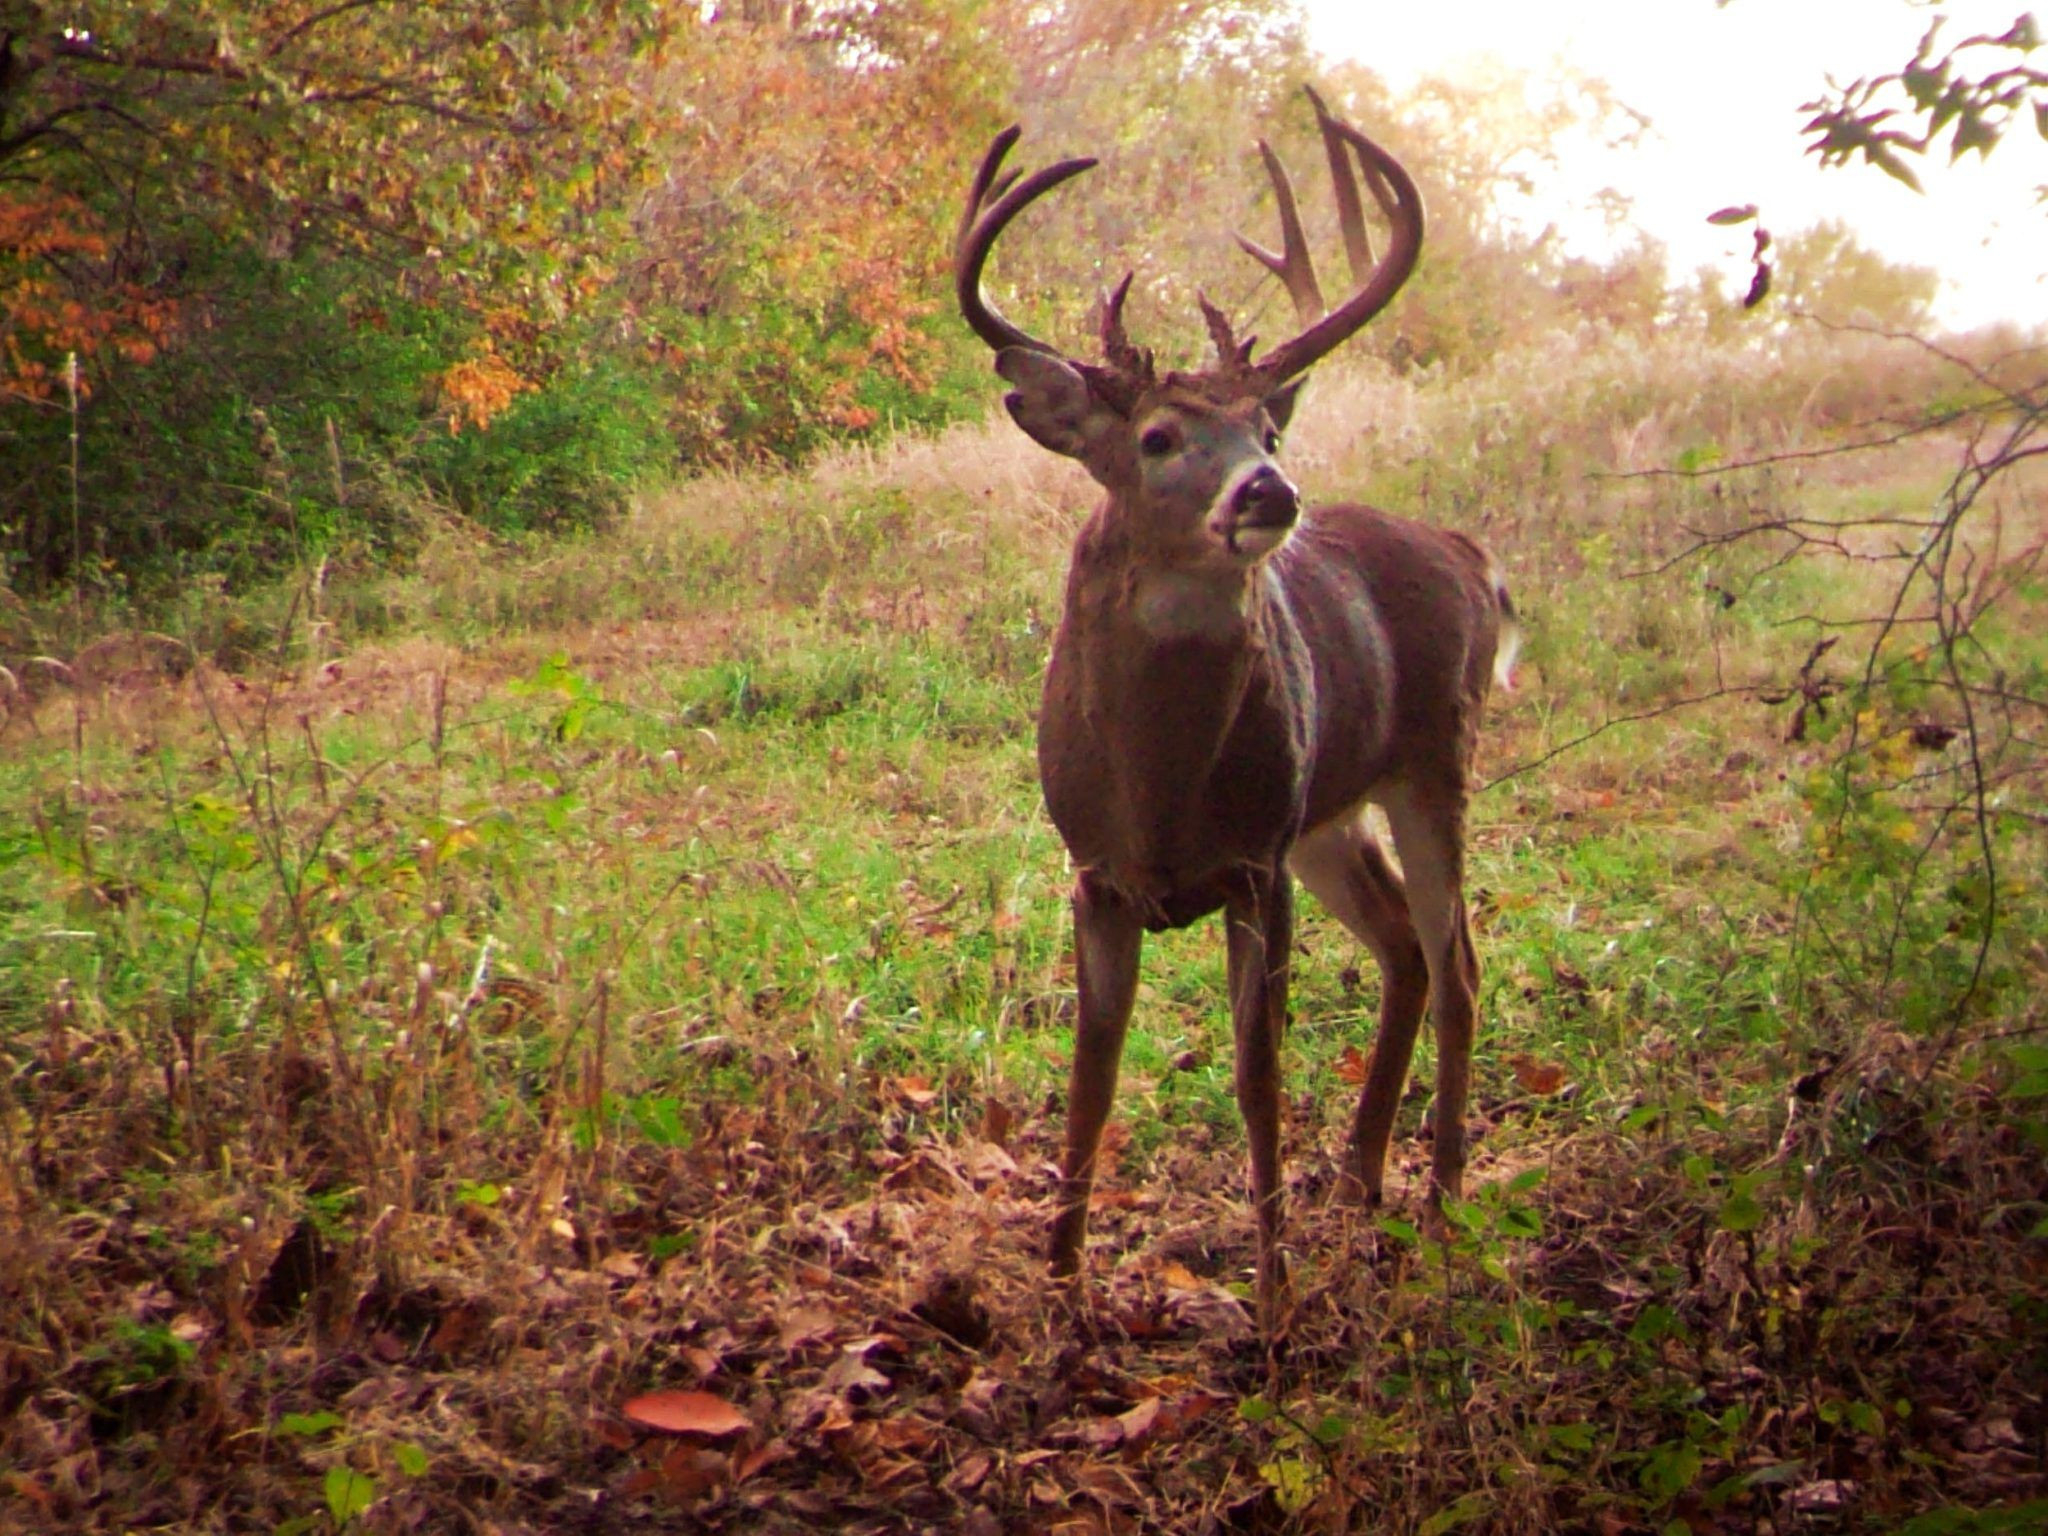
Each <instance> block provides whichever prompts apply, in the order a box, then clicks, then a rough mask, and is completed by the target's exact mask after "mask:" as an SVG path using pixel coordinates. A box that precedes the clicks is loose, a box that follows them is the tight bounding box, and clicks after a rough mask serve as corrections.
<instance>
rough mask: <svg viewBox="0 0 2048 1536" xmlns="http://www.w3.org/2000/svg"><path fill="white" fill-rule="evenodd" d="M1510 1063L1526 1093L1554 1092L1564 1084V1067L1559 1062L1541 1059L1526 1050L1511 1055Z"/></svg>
mask: <svg viewBox="0 0 2048 1536" xmlns="http://www.w3.org/2000/svg"><path fill="white" fill-rule="evenodd" d="M1508 1064H1509V1065H1510V1066H1512V1067H1513V1068H1514V1069H1515V1081H1516V1082H1517V1083H1519V1084H1521V1086H1522V1091H1523V1092H1524V1093H1533V1094H1537V1095H1546V1094H1552V1093H1555V1092H1557V1090H1558V1089H1560V1088H1562V1087H1563V1086H1564V1067H1563V1066H1562V1065H1560V1064H1559V1063H1557V1062H1554V1061H1539V1060H1537V1059H1536V1058H1535V1057H1534V1056H1531V1055H1529V1054H1528V1053H1527V1052H1525V1051H1524V1052H1517V1053H1516V1054H1515V1055H1513V1056H1510V1057H1509V1058H1508Z"/></svg>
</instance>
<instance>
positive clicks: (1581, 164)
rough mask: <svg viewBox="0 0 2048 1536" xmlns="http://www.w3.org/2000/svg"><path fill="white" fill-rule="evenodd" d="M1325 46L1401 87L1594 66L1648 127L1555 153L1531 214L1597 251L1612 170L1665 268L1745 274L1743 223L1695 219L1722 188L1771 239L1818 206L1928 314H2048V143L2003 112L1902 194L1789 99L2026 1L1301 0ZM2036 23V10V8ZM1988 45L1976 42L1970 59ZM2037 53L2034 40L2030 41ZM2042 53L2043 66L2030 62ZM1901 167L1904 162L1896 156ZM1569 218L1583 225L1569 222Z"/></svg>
mask: <svg viewBox="0 0 2048 1536" xmlns="http://www.w3.org/2000/svg"><path fill="white" fill-rule="evenodd" d="M1303 8H1304V9H1305V10H1306V12H1307V13H1308V17H1309V34H1310V37H1311V39H1312V40H1313V42H1314V43H1315V46H1316V47H1317V48H1318V50H1319V51H1321V52H1322V53H1324V54H1325V55H1327V56H1330V57H1334V58H1353V59H1357V60H1358V61H1360V62H1361V63H1363V64H1365V65H1366V66H1367V67H1369V68H1371V69H1372V70H1374V71H1375V72H1376V73H1377V74H1379V75H1380V76H1381V77H1382V78H1383V79H1385V80H1386V81H1387V82H1388V83H1389V84H1390V85H1392V86H1394V87H1395V88H1396V89H1397V90H1398V89H1400V88H1402V87H1405V86H1408V85H1411V84H1413V83H1414V82H1415V81H1416V80H1417V79H1418V78H1420V77H1422V76H1424V75H1442V76H1446V77H1447V78H1450V79H1453V80H1455V79H1457V78H1458V75H1459V72H1460V71H1461V70H1465V71H1469V70H1471V69H1472V68H1473V67H1474V66H1475V65H1479V64H1482V63H1483V62H1484V58H1485V56H1486V55H1492V56H1493V58H1494V59H1495V60H1497V61H1498V62H1499V63H1501V64H1504V65H1506V66H1507V67H1509V68H1511V69H1514V70H1519V71H1527V72H1530V73H1532V74H1535V75H1537V76H1539V77H1541V76H1547V75H1552V74H1555V73H1556V72H1557V71H1558V70H1560V69H1566V70H1571V71H1576V72H1578V73H1580V74H1585V75H1593V76H1597V77H1599V78H1601V79H1604V80H1606V81H1607V82H1608V83H1609V84H1610V85H1611V86H1613V87H1614V89H1615V92H1616V94H1617V95H1618V96H1619V97H1620V98H1621V100H1622V101H1624V102H1626V103H1627V104H1628V105H1629V106H1630V107H1632V108H1633V109H1635V110H1636V111H1637V112H1640V113H1642V114H1643V115H1644V116H1646V117H1648V118H1649V119H1650V121H1651V124H1652V131H1651V133H1650V134H1649V136H1648V138H1647V140H1646V141H1645V142H1644V143H1643V144H1642V145H1641V147H1640V148H1638V149H1636V150H1633V151H1630V152H1627V153H1622V154H1613V155H1607V154H1591V153H1585V154H1579V155H1575V156H1573V157H1571V158H1570V159H1568V160H1567V162H1566V164H1565V166H1564V168H1563V174H1562V176H1561V178H1560V179H1559V182H1558V184H1557V185H1556V186H1555V187H1554V188H1553V189H1552V190H1551V192H1550V196H1549V197H1548V198H1547V199H1546V204H1548V205H1549V206H1545V207H1544V208H1543V210H1542V212H1541V215H1540V216H1541V217H1542V218H1543V219H1544V220H1545V221H1555V222H1556V223H1557V224H1558V226H1559V228H1560V229H1561V230H1563V231H1565V232H1566V234H1567V236H1568V237H1569V238H1571V239H1572V240H1573V242H1574V243H1575V244H1579V245H1581V246H1582V247H1583V248H1585V249H1587V250H1588V251H1589V253H1596V254H1597V253H1599V251H1600V247H1601V237H1600V234H1599V231H1600V228H1601V226H1600V224H1599V221H1598V220H1597V218H1596V217H1594V216H1592V215H1591V214H1588V213H1585V212H1582V211H1581V212H1575V211H1574V205H1575V204H1577V205H1578V206H1579V207H1580V208H1583V207H1584V205H1585V200H1586V199H1587V198H1588V197H1589V195H1590V194H1591V193H1593V192H1595V191H1597V190H1598V189H1600V188H1601V187H1603V186H1612V187H1614V188H1615V189H1616V190H1618V191H1620V192H1622V193H1624V194H1625V195H1627V196H1628V197H1630V198H1631V199H1633V201H1634V204H1635V222H1636V223H1637V224H1638V225H1640V226H1641V227H1642V228H1643V229H1645V230H1647V231H1648V232H1649V233H1650V234H1652V235H1654V236H1656V237H1657V238H1658V239H1660V240H1662V241H1664V242H1665V244H1666V245H1667V246H1668V247H1669V254H1670V262H1671V268H1672V271H1673V273H1674V275H1676V276H1680V277H1683V276H1686V275H1689V274H1690V273H1691V272H1692V271H1693V270H1694V269H1695V268H1697V267H1699V266H1701V265H1708V264H1711V265H1714V266H1716V267H1718V268H1720V269H1721V270H1722V272H1723V273H1724V276H1725V278H1726V280H1727V282H1728V284H1729V285H1730V286H1731V287H1733V288H1734V289H1735V290H1736V291H1737V292H1740V291H1741V289H1742V288H1743V287H1744V286H1746V284H1747V282H1748V262H1747V257H1748V250H1749V232H1748V230H1747V228H1736V229H1733V230H1724V229H1717V228H1714V227H1711V226H1709V225H1708V224H1707V223H1706V222H1705V221H1706V216H1707V215H1708V214H1709V213H1711V212H1713V211H1714V210H1715V209H1717V208H1722V207H1725V206H1727V205H1729V204H1739V203H1756V204H1758V205H1759V206H1760V208H1761V210H1762V216H1763V221H1764V223H1765V225H1766V226H1767V227H1768V228H1770V229H1771V230H1772V231H1773V232H1774V233H1776V234H1777V235H1779V236H1780V237H1781V238H1782V237H1783V236H1785V235H1789V234H1791V233H1792V232H1794V231H1795V230H1798V229H1801V228H1804V227H1805V226H1807V225H1810V224H1813V223H1817V222H1818V221H1820V220H1821V219H1824V218H1835V219H1840V220H1842V221H1843V222H1845V223H1847V224H1848V225H1849V226H1850V227H1851V228H1852V229H1853V230H1854V231H1855V233H1856V236H1857V238H1858V239H1859V240H1861V241H1862V242H1863V243H1864V244H1865V245H1867V246H1870V247H1872V248H1873V249H1876V250H1878V251H1881V252H1883V253H1884V254H1885V255H1886V256H1888V257H1891V258H1892V259H1894V260H1898V261H1908V262H1913V263H1916V264H1918V265H1921V266H1929V267H1933V268H1935V269H1936V270H1937V271H1939V272H1940V273H1941V274H1942V275H1943V277H1944V278H1945V279H1946V282H1945V285H1944V288H1943V291H1942V297H1941V301H1940V306H1939V308H1940V315H1941V318H1942V319H1943V320H1944V321H1946V322H1948V323H1950V324H1955V325H1971V324H1976V323H1980V322H1983V321H1988V320H1993V319H1999V318H2010V319H2015V320H2020V321H2023V322H2030V323H2031V322H2048V207H2044V206H2042V205H2041V204H2039V203H2037V202H2036V201H2035V191H2034V189H2035V188H2036V187H2037V186H2039V185H2041V184H2043V183H2048V142H2044V141H2043V140H2042V139H2041V137H2040V136H2039V134H2037V133H2036V132H2035V130H2034V125H2033V123H2032V122H2031V120H2022V121H2020V122H2018V123H2016V124H2015V125H2014V126H2013V128H2012V129H2011V130H2010V131H2009V132H2008V134H2007V136H2006V138H2005V140H2004V141H2003V142H2002V143H2001V144H2000V145H1999V146H1998V148H1997V149H1996V150H1995V151H1994V152H1993V153H1992V155H1991V157H1990V158H1989V160H1988V161H1983V160H1980V158H1979V157H1978V156H1976V155H1974V154H1973V155H1969V156H1967V157H1965V159H1964V160H1963V162H1962V163H1961V164H1960V165H1958V166H1955V167H1949V166H1948V165H1947V164H1946V153H1945V152H1944V151H1937V152H1936V153H1935V154H1933V155H1932V156H1930V157H1929V158H1928V161H1927V163H1925V164H1916V165H1915V169H1916V171H1918V173H1919V175H1920V179H1921V183H1922V185H1923V186H1925V187H1926V188H1927V192H1926V194H1925V195H1924V196H1916V195H1915V194H1914V193H1913V192H1912V191H1910V190H1909V189H1908V188H1906V187H1903V186H1901V185H1899V184H1898V183H1897V182H1895V181H1893V180H1892V179H1891V178H1890V177H1889V176H1886V175H1885V174H1884V173H1883V172H1881V171H1879V170H1878V169H1877V168H1876V167H1874V166H1867V165H1865V164H1863V163H1862V162H1861V161H1860V160H1858V161H1857V162H1855V163H1854V164H1851V165H1847V166H1842V167H1839V168H1837V169H1834V170H1830V171H1823V170H1821V169H1820V168H1819V163H1818V161H1817V160H1815V159H1814V158H1813V157H1812V156H1810V155H1807V154H1805V153H1804V149H1805V143H1806V141H1805V139H1804V137H1803V136H1802V135H1801V134H1800V133H1799V127H1800V124H1801V123H1803V122H1804V121H1805V120H1806V116H1807V115H1809V114H1802V113H1801V112H1799V110H1798V108H1799V106H1800V104H1801V103H1802V102H1806V101H1811V100H1813V99H1814V98H1815V97H1816V96H1818V95H1820V94H1821V92H1822V90H1823V89H1824V87H1825V85H1826V81H1827V78H1828V76H1829V75H1830V74H1832V75H1834V76H1835V77H1836V78H1837V79H1839V80H1842V81H1844V82H1845V83H1846V82H1847V81H1849V80H1852V79H1855V78H1856V77H1858V76H1861V75H1875V74H1885V73H1890V72H1892V71H1895V70H1897V69H1898V68H1899V67H1900V66H1901V65H1903V64H1904V63H1905V62H1906V60H1907V59H1909V58H1910V57H1911V56H1912V53H1913V49H1914V46H1915V44H1917V43H1918V41H1919V39H1920V36H1921V34H1922V33H1923V32H1924V31H1925V30H1926V28H1927V25H1928V23H1929V21H1930V20H1932V18H1933V17H1934V16H1936V15H1946V16H1948V18H1949V21H1948V24H1947V25H1946V26H1945V27H1944V28H1943V30H1942V34H1941V35H1942V37H1944V38H1945V39H1947V40H1948V41H1950V42H1954V41H1959V40H1960V39H1962V38H1964V37H1966V36H1969V35H1972V34H1975V33H1991V34H1998V33H2002V32H2004V31H2005V29H2006V28H2007V27H2009V26H2010V25H2011V24H2012V21H2013V19H2014V17H2015V16H2017V15H2018V14H2020V13H2021V12H2022V11H2023V10H2026V9H2027V8H2028V3H2027V0H1995V3H1987V0H1953V3H1949V4H1940V5H1928V4H1925V3H1922V0H1730V3H1729V4H1727V5H1726V6H1725V7H1719V6H1716V5H1715V4H1714V0H1452V3H1447V4H1440V5H1417V4H1416V3H1414V0H1303ZM2034 10H2035V15H2036V17H2037V18H2038V19H2040V20H2041V21H2042V22H2043V23H2044V30H2048V8H2043V7H2040V6H2036V7H2034ZM1984 56H1986V57H1988V55H1984ZM2036 57H2037V59H2038V57H2039V56H2038V55H2037V56H2036ZM2037 67H2038V66H2037ZM1909 163H1911V162H1909ZM1579 232H1583V233H1579Z"/></svg>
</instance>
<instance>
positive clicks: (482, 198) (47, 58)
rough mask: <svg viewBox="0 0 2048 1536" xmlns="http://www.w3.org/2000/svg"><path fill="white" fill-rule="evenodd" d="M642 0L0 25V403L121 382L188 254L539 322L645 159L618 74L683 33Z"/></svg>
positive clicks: (575, 292) (12, 14)
mask: <svg viewBox="0 0 2048 1536" xmlns="http://www.w3.org/2000/svg"><path fill="white" fill-rule="evenodd" d="M687 14H688V13H686V12H685V11H684V10H683V9H682V8H680V7H676V6H670V5H664V4H661V3H657V0H643V3H639V4H627V5H618V4H609V3H604V0H551V3H550V4H547V5H542V6H531V7H519V8H508V9H505V10H503V11H496V10H494V11H493V12H492V13H489V14H483V13H480V12H479V11H478V10H476V9H474V8H469V7H451V6H392V5H381V4H370V3H361V0H358V3H342V4H328V5H316V4H311V3H298V4H288V5H267V4H259V3H257V0H222V3H220V4H214V5H208V6H206V7H195V6H193V5H191V4H190V3H189V0H136V3H131V4H126V5H121V6H118V7H99V8H95V9H92V10H89V11H81V10H79V9H78V8H76V7H70V6H62V7H60V6H56V5H51V4H46V3H43V0H5V4H4V8H0V283H4V284H5V287H4V288H0V335H4V337H5V347H6V353H5V361H6V372H5V373H4V374H0V388H6V389H9V390H12V391H13V392H15V393H17V394H26V395H28V396H30V397H43V396H47V394H48V393H49V392H50V389H51V379H52V377H53V372H52V370H53V367H54V365H55V363H56V361H57V359H58V357H59V356H60V355H61V354H62V353H64V352H67V351H75V352H78V353H80V354H81V356H82V358H83V360H84V362H85V363H86V365H87V372H88V383H89V382H90V374H91V371H92V370H93V368H94V367H96V366H97V364H98V362H99V361H100V359H101V358H102V357H103V356H104V355H106V354H107V353H108V352H109V349H112V350H113V351H114V352H116V353H118V354H120V355H123V356H127V357H129V358H130V359H139V358H140V357H141V356H142V355H143V353H144V351H145V350H146V349H147V348H148V347H150V346H153V345H154V344H155V342H156V341H157V340H160V339H161V336H162V334H163V332H164V330H165V329H166V327H167V326H168V325H169V324H170V322H171V320H172V318H173V317H174V315H175V312H176V309H177V306H178V304H179V301H180V300H181V299H182V298H185V297H187V295H185V294H183V293H181V291H180V282H179V277H180V271H181V267H180V263H181V260H182V258H183V256H184V254H185V250H184V247H185V241H186V236H187V234H188V232H190V231H194V230H196V231H197V232H198V233H200V234H201V235H202V236H203V237H204V238H206V239H209V240H212V241H215V242H231V241H249V242H253V243H254V244H255V245H257V246H258V247H260V248H262V249H264V250H266V251H267V252H269V253H270V254H272V255H273V256H278V257H281V256H284V255H286V254H289V253H290V252H291V251H293V250H294V249H297V248H299V247H301V246H302V245H304V244H306V243H309V242H314V243H321V244H324V245H326V246H328V247H330V248H333V249H337V250H343V251H348V252H351V253H355V254H358V255H361V256H364V257H367V258H370V259H372V260H373V261H376V262H379V263H384V264H387V265H389V264H395V263H399V262H403V263H405V267H406V278H407V280H408V281H410V282H413V283H417V284H420V285H424V286H428V287H433V286H439V285H445V286H448V287H450V288H453V289H455V290H456V291H458V292H459V293H463V294H469V295H474V294H479V293H484V292H489V293H491V294H493V295H495V296H498V297H500V298H503V297H505V296H512V297H514V298H516V300H517V301H518V302H519V303H521V304H522V305H524V306H526V307H528V308H530V309H531V310H532V311H533V312H534V313H535V314H537V315H543V316H556V317H558V316H559V315H560V314H562V313H563V312H564V311H566V310H567V309H568V308H569V307H571V306H572V305H574V304H575V303H576V302H577V299H578V297H579V295H581V294H583V293H586V292H588V291H589V289H590V288H591V287H592V286H593V285H595V284H597V283H601V282H602V281H603V280H604V277H605V275H606V273H607V270H608V268H607V264H606V260H605V244H606V240H607V238H608V237H610V236H611V235H613V234H614V233H615V230H616V227H617V223H618V216H619V214H620V212H621V211H622V210H623V209H624V208H625V207H626V206H628V201H627V196H626V194H627V192H628V191H629V189H631V188H632V187H634V186H635V185H637V184H638V183H639V182H641V181H642V180H644V178H645V177H646V176H647V175H648V173H649V171H650V168H651V159H652V151H653V149H654V147H655V145H656V142H657V140H656V137H655V134H654V132H653V129H652V125H651V124H650V123H649V122H648V120H647V119H646V117H645V115H644V114H642V113H641V112H640V111H639V102H638V99H637V97H636V95H635V91H634V82H633V79H632V76H631V72H630V69H629V66H631V65H634V64H635V63H637V62H638V61H641V60H644V59H647V58H653V57H659V56H661V55H662V54H663V53H664V52H665V51H666V50H667V49H669V48H670V47H672V46H673V45H674V44H675V42H676V40H677V38H678V35H679V32H680V31H681V29H682V28H683V27H684V26H686V25H689V24H690V23H689V22H688V21H686V20H685V16H686V15H687Z"/></svg>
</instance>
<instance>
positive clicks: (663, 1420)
mask: <svg viewBox="0 0 2048 1536" xmlns="http://www.w3.org/2000/svg"><path fill="white" fill-rule="evenodd" d="M620 1412H622V1413H624V1414H625V1416H626V1417H627V1418H628V1419H630V1420H632V1421H633V1422H634V1423H635V1424H638V1425H639V1426H640V1427H641V1428H643V1429H653V1430H659V1431H660V1432H661V1433H663V1434H666V1435H705V1436H708V1437H710V1438H711V1439H714V1440H716V1439H719V1438H722V1437H723V1436H726V1435H736V1434H738V1433H739V1432H740V1431H741V1430H743V1429H751V1428H752V1427H753V1420H751V1419H749V1418H748V1417H747V1416H746V1415H745V1414H744V1413H741V1412H740V1411H739V1409H737V1408H735V1407H733V1405H732V1404H731V1403H728V1402H727V1401H726V1400H725V1399H724V1398H722V1397H713V1396H712V1395H711V1394H710V1393H709V1392H648V1393H644V1394H642V1395H641V1396H639V1397H635V1398H629V1399H628V1400H627V1402H626V1405H625V1407H624V1408H622V1409H621V1410H620Z"/></svg>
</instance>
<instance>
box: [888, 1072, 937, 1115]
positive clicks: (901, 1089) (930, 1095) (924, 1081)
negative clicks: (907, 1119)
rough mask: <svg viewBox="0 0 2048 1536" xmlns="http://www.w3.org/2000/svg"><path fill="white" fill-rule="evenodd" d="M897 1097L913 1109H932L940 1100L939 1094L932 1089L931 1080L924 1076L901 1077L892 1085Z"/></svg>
mask: <svg viewBox="0 0 2048 1536" xmlns="http://www.w3.org/2000/svg"><path fill="white" fill-rule="evenodd" d="M892 1086H894V1088H895V1089H896V1097H898V1098H899V1099H901V1100H902V1101H903V1102H904V1103H906V1104H908V1105H909V1106H910V1107H911V1108H912V1109H930V1108H931V1107H932V1106H933V1105H934V1104H936V1103H938V1102H939V1096H938V1095H937V1094H936V1093H934V1092H933V1091H932V1085H931V1080H930V1079H929V1078H923V1077H899V1078H897V1079H896V1080H895V1082H894V1084H893V1085H892Z"/></svg>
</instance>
